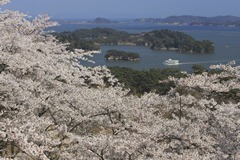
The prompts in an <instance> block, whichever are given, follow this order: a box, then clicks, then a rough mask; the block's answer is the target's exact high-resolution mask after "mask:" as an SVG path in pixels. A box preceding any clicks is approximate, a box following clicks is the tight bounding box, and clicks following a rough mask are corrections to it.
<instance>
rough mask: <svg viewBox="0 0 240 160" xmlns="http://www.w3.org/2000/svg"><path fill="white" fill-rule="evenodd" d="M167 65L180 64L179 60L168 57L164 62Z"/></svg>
mask: <svg viewBox="0 0 240 160" xmlns="http://www.w3.org/2000/svg"><path fill="white" fill-rule="evenodd" d="M163 64H165V65H179V60H174V59H168V60H166V61H164V62H163Z"/></svg>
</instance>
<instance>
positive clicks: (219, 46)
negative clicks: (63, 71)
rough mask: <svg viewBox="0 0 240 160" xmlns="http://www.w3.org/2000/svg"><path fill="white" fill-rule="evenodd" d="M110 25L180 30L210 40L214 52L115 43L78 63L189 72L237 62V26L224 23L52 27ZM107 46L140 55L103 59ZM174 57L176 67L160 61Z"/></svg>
mask: <svg viewBox="0 0 240 160" xmlns="http://www.w3.org/2000/svg"><path fill="white" fill-rule="evenodd" d="M95 27H104V28H113V29H116V30H122V31H127V32H130V33H141V32H148V31H151V30H156V29H170V30H175V31H181V32H184V33H186V34H189V35H191V36H193V37H194V38H195V39H197V40H204V39H207V40H211V41H213V42H214V46H215V52H214V53H210V54H189V53H178V52H175V51H156V50H151V49H150V48H149V47H144V46H117V45H103V46H101V53H99V54H96V55H94V56H93V57H92V58H90V59H91V60H93V61H95V63H94V64H93V63H88V62H80V63H82V64H83V65H86V66H97V65H105V66H120V67H129V68H133V69H138V70H148V69H150V68H178V69H180V70H184V71H191V68H192V66H193V65H196V64H198V65H202V66H204V67H205V68H208V67H209V66H210V65H212V64H226V63H228V62H229V61H232V60H235V61H236V63H237V65H240V27H224V26H173V25H172V26H170V25H158V24H136V23H126V24H125V23H123V24H121V23H120V24H64V25H62V26H59V27H56V28H53V29H54V30H56V31H57V32H60V31H73V30H75V29H80V28H88V29H90V28H95ZM110 49H115V50H121V51H126V52H136V53H139V55H140V60H139V61H113V60H106V59H105V58H104V56H105V54H106V51H107V50H110ZM169 58H171V59H177V60H179V62H180V64H179V65H176V66H166V65H164V64H163V62H164V61H165V60H167V59H169Z"/></svg>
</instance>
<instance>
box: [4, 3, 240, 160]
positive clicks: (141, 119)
mask: <svg viewBox="0 0 240 160" xmlns="http://www.w3.org/2000/svg"><path fill="white" fill-rule="evenodd" d="M7 2H9V1H8V0H1V1H0V4H1V5H3V4H6V3H7ZM53 25H56V23H54V22H51V21H49V17H48V16H47V15H41V16H38V17H36V18H35V19H33V20H29V19H28V18H27V15H25V14H22V13H19V12H16V11H8V10H7V11H1V13H0V28H1V30H0V151H1V154H0V157H1V158H5V159H43V160H47V159H54V160H55V159H64V160H66V159H69V160H70V159H71V160H72V159H76V160H80V159H102V160H105V159H130V160H132V159H235V160H237V159H240V154H239V153H240V143H239V140H240V130H239V128H240V120H239V117H240V102H239V100H237V101H236V100H231V99H229V101H227V102H225V101H220V100H219V99H221V98H223V97H221V96H222V93H226V94H227V93H230V92H231V91H232V90H234V91H236V93H235V94H234V96H239V88H240V87H239V82H240V67H239V66H235V67H233V66H232V64H227V65H217V66H212V68H215V69H220V70H222V71H221V73H219V74H209V73H203V74H202V75H189V76H188V77H186V78H182V79H175V78H171V77H170V78H169V80H171V81H174V82H175V83H176V88H173V89H172V90H171V91H170V92H169V94H168V95H164V96H159V95H157V94H155V93H146V94H144V95H143V96H141V97H136V96H134V95H129V94H128V92H129V91H128V90H126V89H123V88H122V84H120V83H118V81H117V79H115V78H114V77H113V76H112V75H111V73H110V71H109V70H108V69H107V68H106V67H104V66H98V67H93V68H92V67H85V66H82V65H81V64H80V63H79V59H85V60H86V56H88V55H91V54H92V53H93V52H85V51H83V50H75V51H73V52H69V51H67V50H66V47H67V44H61V43H59V42H58V41H57V40H56V39H55V38H54V37H53V36H52V35H50V34H48V33H46V32H45V31H44V29H45V28H48V27H50V26H53ZM199 90H200V91H199ZM212 93H216V94H217V95H218V97H216V96H215V97H214V96H211V94H212ZM218 93H219V94H218ZM220 93H221V94H220ZM223 95H224V96H225V94H223ZM217 98H218V99H217ZM225 98H226V97H225Z"/></svg>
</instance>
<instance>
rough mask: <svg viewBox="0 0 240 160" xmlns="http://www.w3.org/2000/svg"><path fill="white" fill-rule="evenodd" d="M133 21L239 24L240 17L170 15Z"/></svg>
mask: <svg viewBox="0 0 240 160" xmlns="http://www.w3.org/2000/svg"><path fill="white" fill-rule="evenodd" d="M134 22H135V23H157V24H173V25H193V26H196V25H204V26H209V25H213V26H220V25H223V26H240V17H235V16H216V17H201V16H191V15H184V16H170V17H167V18H139V19H135V20H134Z"/></svg>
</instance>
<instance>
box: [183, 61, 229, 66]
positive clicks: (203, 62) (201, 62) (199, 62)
mask: <svg viewBox="0 0 240 160" xmlns="http://www.w3.org/2000/svg"><path fill="white" fill-rule="evenodd" d="M230 61H231V60H224V61H198V62H183V63H179V65H184V64H207V63H228V62H230Z"/></svg>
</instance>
